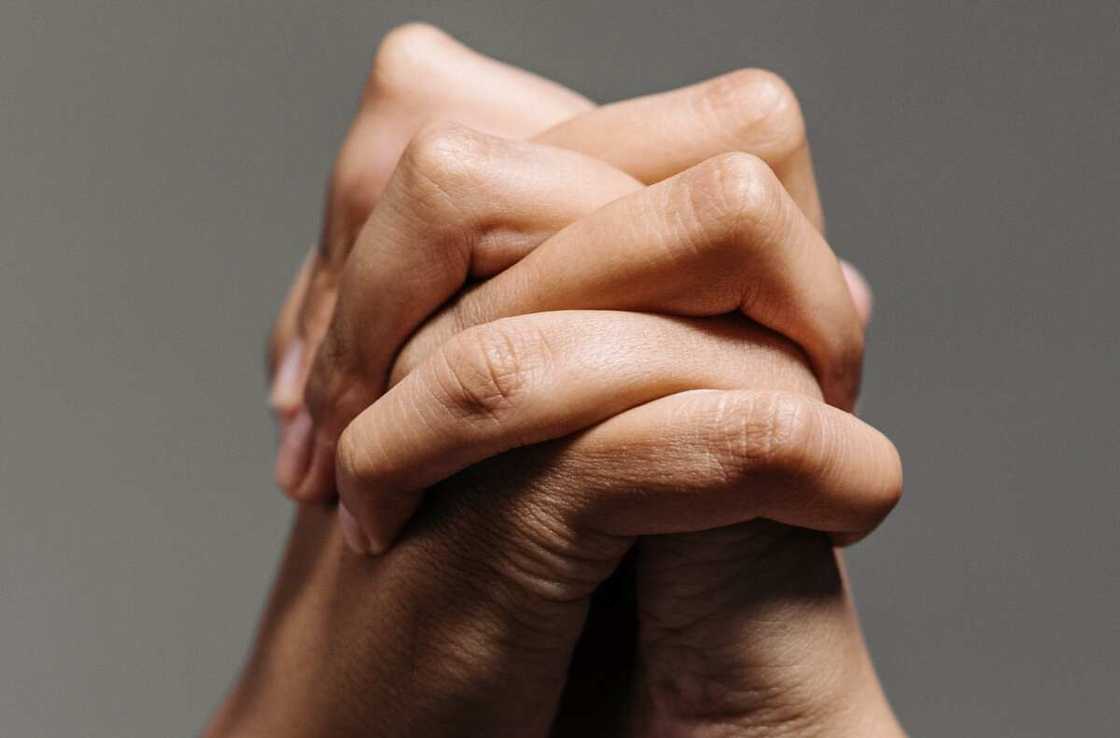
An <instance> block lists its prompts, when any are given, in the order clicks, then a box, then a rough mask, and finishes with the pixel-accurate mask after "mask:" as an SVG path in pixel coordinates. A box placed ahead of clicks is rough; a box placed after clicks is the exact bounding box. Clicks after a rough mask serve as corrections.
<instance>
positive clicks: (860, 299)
mask: <svg viewBox="0 0 1120 738" xmlns="http://www.w3.org/2000/svg"><path fill="white" fill-rule="evenodd" d="M840 268H841V269H842V270H843V271H844V279H846V280H847V282H848V291H849V292H850V293H851V295H852V302H854V303H855V304H856V309H857V310H859V314H860V317H861V318H862V319H863V322H864V323H867V322H868V321H869V320H871V309H872V307H873V305H874V299H873V297H872V295H871V285H869V284H868V283H867V279H866V278H865V277H864V276H863V275H862V274H861V273H860V271H859V270H858V269H856V268H855V267H854V266H852V265H851V264H849V263H848V262H846V261H841V262H840Z"/></svg>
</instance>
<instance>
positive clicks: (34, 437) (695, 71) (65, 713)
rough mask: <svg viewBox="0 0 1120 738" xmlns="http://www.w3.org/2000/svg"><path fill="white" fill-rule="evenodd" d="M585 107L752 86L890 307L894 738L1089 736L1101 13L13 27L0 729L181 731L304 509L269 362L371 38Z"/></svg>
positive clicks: (1005, 5) (1109, 536)
mask: <svg viewBox="0 0 1120 738" xmlns="http://www.w3.org/2000/svg"><path fill="white" fill-rule="evenodd" d="M410 19H426V20H430V21H432V22H434V23H436V24H438V25H441V26H443V27H444V28H446V29H447V30H449V31H450V32H451V33H453V34H454V35H456V36H458V37H459V38H461V39H462V40H464V41H465V42H466V43H467V44H469V45H471V46H473V47H476V48H478V49H480V50H483V51H485V52H487V53H490V54H492V55H494V56H497V57H499V58H502V59H505V60H508V61H510V62H513V63H515V64H518V65H523V66H526V67H528V68H530V69H533V70H535V71H537V72H540V73H542V74H544V75H547V76H549V77H553V78H555V79H558V80H560V81H561V82H564V83H567V84H569V85H571V86H573V87H575V88H576V89H578V90H581V91H583V92H584V93H586V94H588V95H590V96H591V97H593V98H595V99H597V100H602V101H606V100H613V99H617V98H622V97H629V96H633V95H636V94H640V93H645V92H652V91H656V90H660V89H663V88H669V87H674V86H678V85H682V84H685V83H689V82H692V81H695V80H699V79H702V78H706V77H709V76H712V75H715V74H717V73H719V72H722V71H725V70H730V69H733V68H736V67H742V66H766V67H769V68H772V69H774V70H776V71H778V72H779V73H781V74H782V75H784V76H785V77H786V78H787V79H788V80H789V81H790V82H791V83H792V85H793V86H794V87H795V88H796V90H797V91H798V93H799V94H800V96H801V100H802V103H803V106H804V109H805V113H806V115H807V117H808V124H809V131H810V135H811V140H812V145H813V152H814V155H815V158H816V163H817V172H818V176H819V179H820V184H821V188H822V193H823V198H824V203H825V208H826V210H827V213H828V218H829V235H830V241H831V243H832V245H833V246H834V248H835V249H836V250H837V251H838V252H839V253H841V254H842V255H844V256H846V257H847V258H849V259H850V260H852V261H853V262H855V263H856V264H857V265H858V266H859V267H861V268H862V269H863V270H864V271H865V273H866V274H867V275H868V278H869V279H870V281H871V283H872V284H873V286H874V288H875V294H876V314H875V319H874V323H873V325H872V330H871V333H870V337H869V354H868V368H867V382H866V393H865V396H864V400H863V402H862V404H861V410H862V413H863V414H864V416H865V417H867V418H868V419H869V420H870V422H872V423H873V424H875V425H877V426H879V427H881V428H883V429H884V430H885V431H886V432H887V434H888V435H890V436H891V437H892V438H893V439H894V440H895V441H896V443H897V444H898V446H899V447H900V449H901V450H902V453H903V457H904V459H905V463H906V475H907V489H906V496H905V499H904V500H903V503H902V505H901V507H900V508H899V509H898V510H897V512H896V513H895V514H894V516H893V517H892V518H891V519H890V520H889V521H888V522H887V524H886V525H885V526H884V527H883V528H882V530H881V531H880V532H879V533H877V534H876V535H875V536H874V537H872V538H871V539H870V540H868V541H866V542H865V543H862V544H860V545H859V546H857V547H855V548H854V549H853V550H852V551H851V552H850V555H849V560H850V565H851V569H852V573H853V579H854V583H855V589H856V594H857V598H858V602H859V605H860V609H861V611H862V614H863V618H864V623H865V627H866V631H867V635H868V639H869V641H870V643H871V648H872V651H873V653H874V656H875V660H876V662H877V664H878V667H879V671H880V674H881V676H882V679H883V681H884V683H885V685H886V689H887V692H888V693H889V695H890V697H891V699H892V701H893V703H894V705H895V706H896V708H897V710H898V713H899V715H900V717H901V718H902V721H903V722H904V723H905V725H906V726H907V727H908V728H909V729H910V730H911V731H912V733H913V734H914V735H915V736H922V735H930V736H933V735H974V736H1016V737H1017V738H1023V737H1025V736H1047V737H1050V736H1058V735H1063V736H1066V735H1086V736H1097V735H1106V734H1107V735H1113V734H1115V733H1114V731H1115V730H1116V714H1115V713H1116V698H1117V687H1118V684H1120V674H1118V672H1120V653H1118V650H1120V615H1118V609H1120V552H1118V540H1120V535H1118V534H1120V495H1118V491H1120V489H1118V488H1120V484H1118V481H1117V480H1118V476H1120V469H1118V461H1117V460H1118V458H1120V444H1118V441H1117V424H1118V421H1117V418H1118V417H1120V414H1118V411H1120V403H1118V399H1117V394H1118V391H1117V386H1116V384H1117V379H1118V375H1120V372H1118V365H1120V362H1118V359H1120V350H1118V346H1117V343H1118V342H1117V333H1118V331H1117V319H1118V315H1120V297H1118V294H1120V293H1118V290H1117V281H1118V278H1120V268H1118V267H1120V248H1118V247H1120V244H1118V243H1117V233H1118V231H1120V215H1118V214H1120V205H1118V202H1117V201H1118V199H1120V174H1118V173H1120V155H1118V140H1117V135H1118V134H1117V127H1118V125H1120V72H1118V70H1120V6H1118V5H1117V3H1115V2H1114V1H1111V0H1110V1H1109V2H1085V1H1084V0H1082V1H1081V2H1072V3H1071V2H1066V3H1060V2H1042V1H1041V0H1040V1H1038V2H994V1H991V2H979V1H977V0H972V1H971V2H938V3H931V2H917V1H915V2H909V3H906V2H896V3H884V2H826V1H825V0H821V1H820V2H790V1H788V0H786V1H783V2H777V1H773V2H742V1H741V0H740V1H739V2H681V1H680V0H678V1H676V2H664V3H640V2H610V3H604V2H590V1H588V2H582V1H581V2H556V1H551V2H545V1H543V0H542V1H539V2H505V3H503V2H498V1H497V0H472V2H469V3H454V2H450V1H448V2H420V3H417V2H415V1H414V2H371V1H370V0H364V1H362V2H359V1H358V0H336V1H334V2H309V1H306V2H299V1H297V0H268V1H267V2H266V1H265V0H240V1H238V2H231V1H230V0H221V1H220V2H219V1H213V2H206V1H200V2H170V1H169V0H144V1H143V2H141V1H140V0H72V1H71V2H59V1H55V2H47V1H44V0H3V2H2V3H0V337H2V339H3V342H2V345H3V353H2V358H0V393H2V394H0V396H2V398H3V402H2V405H0V551H2V559H0V734H3V735H5V736H105V737H106V738H108V737H110V736H112V737H113V738H116V737H118V736H126V735H136V736H140V735H168V736H171V735H189V734H192V733H193V732H195V731H197V730H198V728H199V727H200V726H201V725H202V723H203V722H204V720H205V719H206V717H207V715H208V714H209V713H210V711H211V710H212V709H213V707H214V705H215V703H216V702H217V700H218V699H219V697H220V696H221V694H222V693H223V691H224V690H225V689H226V687H227V686H228V684H229V683H230V680H231V679H232V678H233V676H234V674H235V671H236V669H237V667H238V665H239V663H240V662H241V660H242V658H243V656H244V654H245V652H246V648H247V646H248V643H249V639H250V635H251V633H252V630H253V626H254V623H255V621H256V618H257V615H258V612H259V609H260V607H261V604H262V600H263V597H264V595H265V592H266V588H267V586H268V584H269V582H270V580H271V577H272V574H273V568H274V564H275V562H276V559H277V554H278V552H279V550H280V547H281V544H282V542H283V540H284V538H285V533H286V530H287V524H288V520H289V515H290V508H289V506H288V505H287V504H286V503H285V502H283V501H282V499H281V497H280V495H279V493H277V492H276V490H275V489H273V487H272V484H271V481H270V480H271V462H272V458H273V450H274V442H275V441H274V432H273V429H272V426H271V424H270V421H269V418H268V416H267V414H266V411H265V386H264V381H263V370H262V353H263V346H264V336H265V334H266V331H267V329H268V326H269V323H270V321H271V319H272V316H273V314H274V311H275V309H276V307H277V305H278V304H279V302H280V300H281V297H282V295H283V292H284V289H285V287H286V286H287V284H288V281H289V279H290V277H291V275H292V272H293V270H294V269H295V267H296V265H297V263H298V261H299V259H300V257H301V255H302V254H303V252H304V249H305V248H306V246H307V244H308V243H310V242H311V241H312V240H313V239H314V238H315V237H316V235H317V229H318V224H319V208H320V204H321V200H322V197H321V193H322V187H323V183H324V180H325V178H326V176H327V172H328V167H329V164H330V162H331V159H332V157H333V155H334V152H335V149H336V147H337V145H338V144H339V142H340V139H341V136H342V134H343V132H344V129H345V127H346V125H347V122H348V120H349V119H350V117H351V115H352V113H353V111H354V104H355V101H356V97H357V93H358V90H359V87H360V85H361V83H362V81H363V77H364V75H365V72H366V69H367V67H368V64H369V60H370V58H371V55H372V52H373V49H374V47H375V45H376V43H377V40H378V38H379V37H380V36H381V35H382V34H383V33H384V32H385V31H386V30H388V29H389V28H390V27H392V26H393V25H396V24H398V23H400V22H403V21H406V20H410Z"/></svg>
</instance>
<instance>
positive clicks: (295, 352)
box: [267, 247, 315, 419]
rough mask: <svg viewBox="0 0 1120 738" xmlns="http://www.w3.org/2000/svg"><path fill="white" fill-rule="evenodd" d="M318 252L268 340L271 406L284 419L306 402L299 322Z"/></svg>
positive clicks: (301, 270) (286, 299)
mask: <svg viewBox="0 0 1120 738" xmlns="http://www.w3.org/2000/svg"><path fill="white" fill-rule="evenodd" d="M314 255H315V248H314V247H312V248H311V249H309V250H308V252H307V255H306V256H305V257H304V258H303V262H302V263H301V264H300V267H299V270H298V271H297V272H296V278H295V280H294V281H293V282H292V285H291V287H289V288H288V293H287V294H286V295H285V296H284V303H283V304H282V305H281V307H280V313H279V315H277V317H276V322H275V323H274V324H273V326H272V332H271V334H270V335H269V339H268V358H267V363H268V377H269V379H270V380H271V388H270V391H269V400H268V401H269V406H270V407H271V408H272V411H273V412H274V413H275V414H276V416H277V417H278V418H280V419H286V418H290V417H291V416H292V415H293V414H294V413H295V412H296V410H297V409H298V407H299V404H300V402H301V401H302V399H303V378H302V377H300V376H299V371H300V366H301V364H302V363H303V362H302V343H303V342H302V341H301V340H300V338H299V333H298V328H297V325H296V323H297V321H298V315H299V309H300V305H301V304H302V303H303V300H304V297H305V296H306V294H307V288H308V285H309V284H310V278H311V263H312V259H313V258H314Z"/></svg>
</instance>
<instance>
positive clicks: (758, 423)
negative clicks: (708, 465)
mask: <svg viewBox="0 0 1120 738" xmlns="http://www.w3.org/2000/svg"><path fill="white" fill-rule="evenodd" d="M812 419H813V415H812V412H811V411H810V409H809V408H808V407H807V405H806V403H805V402H803V401H801V400H800V399H799V398H797V397H796V396H795V395H792V394H789V393H784V392H760V393H752V394H750V395H747V396H743V397H736V398H734V399H728V400H726V401H724V403H722V406H721V407H720V408H719V412H717V414H716V422H715V429H716V435H717V436H718V439H717V443H716V444H715V448H717V449H721V450H722V452H723V455H724V457H725V464H724V466H725V467H726V468H731V469H734V470H736V471H737V473H738V474H740V475H749V474H752V473H755V472H767V471H773V472H787V471H793V472H796V471H799V469H797V466H798V464H799V459H800V458H801V457H802V454H801V453H800V451H801V449H802V447H803V445H804V444H805V442H806V439H807V438H808V437H809V434H810V433H811V425H812Z"/></svg>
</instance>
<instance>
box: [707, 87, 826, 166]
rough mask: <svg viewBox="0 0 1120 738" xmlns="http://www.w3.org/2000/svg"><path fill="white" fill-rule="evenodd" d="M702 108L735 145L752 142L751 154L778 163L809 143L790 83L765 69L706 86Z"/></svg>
mask: <svg viewBox="0 0 1120 738" xmlns="http://www.w3.org/2000/svg"><path fill="white" fill-rule="evenodd" d="M701 99H702V100H703V105H704V106H705V108H706V109H707V110H708V112H709V114H710V115H712V116H713V117H714V118H715V120H716V121H717V125H718V126H720V127H721V128H722V129H724V130H726V131H728V133H729V137H730V139H731V142H732V144H734V143H736V142H742V141H750V142H752V151H754V152H755V153H757V154H759V155H760V156H762V157H763V158H765V159H766V160H768V161H770V162H771V163H775V164H776V163H779V162H782V161H784V160H785V159H787V158H788V157H790V156H791V155H792V154H793V153H795V152H796V151H797V150H798V149H800V148H802V147H804V146H805V144H806V132H805V119H804V117H803V116H802V113H801V105H800V104H799V103H798V100H797V95H796V94H794V92H793V89H792V88H791V87H790V86H789V84H788V83H787V82H786V81H785V80H784V79H782V78H781V77H780V76H778V75H777V74H775V73H774V72H771V71H768V70H765V69H740V70H738V71H735V72H731V73H729V74H725V75H723V76H721V77H717V78H716V79H714V80H712V81H711V82H709V83H708V84H707V86H706V87H705V89H704V92H703V95H702V97H701Z"/></svg>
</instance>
